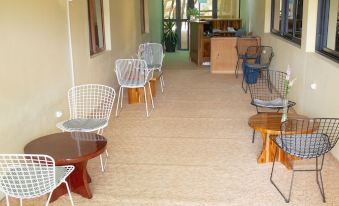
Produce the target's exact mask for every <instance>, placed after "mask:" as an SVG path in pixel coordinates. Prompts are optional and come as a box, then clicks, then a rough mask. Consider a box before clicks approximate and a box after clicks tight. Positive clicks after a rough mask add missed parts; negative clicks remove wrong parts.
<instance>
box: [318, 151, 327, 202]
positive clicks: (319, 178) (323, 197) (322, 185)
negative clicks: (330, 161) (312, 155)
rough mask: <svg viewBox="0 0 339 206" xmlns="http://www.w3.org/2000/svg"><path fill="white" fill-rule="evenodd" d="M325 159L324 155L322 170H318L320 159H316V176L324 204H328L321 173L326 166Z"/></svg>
mask: <svg viewBox="0 0 339 206" xmlns="http://www.w3.org/2000/svg"><path fill="white" fill-rule="evenodd" d="M324 158H325V155H323V157H322V160H321V166H320V169H318V157H317V158H316V176H317V177H316V180H317V184H318V187H319V190H320V194H321V197H322V199H323V202H324V203H325V202H326V198H325V190H324V184H323V178H322V175H321V171H322V169H323V165H324Z"/></svg>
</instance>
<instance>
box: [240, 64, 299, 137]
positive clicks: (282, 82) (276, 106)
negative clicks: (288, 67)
mask: <svg viewBox="0 0 339 206" xmlns="http://www.w3.org/2000/svg"><path fill="white" fill-rule="evenodd" d="M245 81H246V83H247V85H248V87H249V90H250V94H251V104H252V105H253V106H255V108H256V110H257V113H260V112H261V109H260V108H266V109H272V110H277V112H279V110H280V109H283V108H284V100H285V99H286V98H287V97H286V89H287V87H286V86H287V85H286V73H285V72H280V71H274V70H268V69H265V68H264V69H249V70H248V71H247V75H246V76H245ZM294 105H296V103H295V102H292V101H289V100H288V101H287V108H290V107H293V106H294ZM254 137H255V130H253V136H252V143H253V142H254Z"/></svg>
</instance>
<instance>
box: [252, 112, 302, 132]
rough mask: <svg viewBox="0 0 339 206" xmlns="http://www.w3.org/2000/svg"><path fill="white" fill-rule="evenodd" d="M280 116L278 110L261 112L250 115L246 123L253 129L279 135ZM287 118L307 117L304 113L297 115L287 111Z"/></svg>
mask: <svg viewBox="0 0 339 206" xmlns="http://www.w3.org/2000/svg"><path fill="white" fill-rule="evenodd" d="M281 116H282V113H278V112H262V113H259V114H256V115H253V116H251V117H250V118H249V119H248V125H249V126H250V127H252V128H253V129H255V130H258V131H261V132H265V133H269V134H273V135H279V134H280V125H281ZM287 118H293V119H307V117H306V116H304V115H299V114H296V113H288V114H287Z"/></svg>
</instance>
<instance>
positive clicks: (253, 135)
mask: <svg viewBox="0 0 339 206" xmlns="http://www.w3.org/2000/svg"><path fill="white" fill-rule="evenodd" d="M254 138H255V129H253V134H252V143H254Z"/></svg>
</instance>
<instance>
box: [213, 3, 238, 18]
mask: <svg viewBox="0 0 339 206" xmlns="http://www.w3.org/2000/svg"><path fill="white" fill-rule="evenodd" d="M217 12H218V18H238V17H239V15H238V13H239V0H218V11H217Z"/></svg>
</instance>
